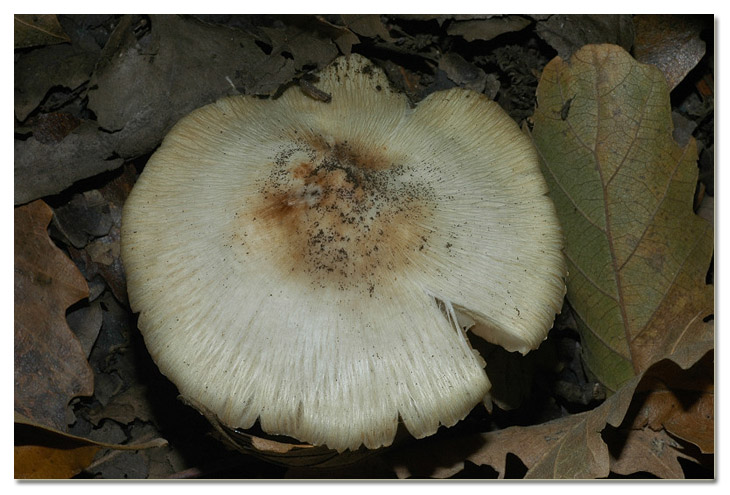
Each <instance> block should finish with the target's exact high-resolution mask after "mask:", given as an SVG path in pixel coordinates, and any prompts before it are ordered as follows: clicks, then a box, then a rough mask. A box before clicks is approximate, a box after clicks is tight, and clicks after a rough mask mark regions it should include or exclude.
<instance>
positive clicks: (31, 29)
mask: <svg viewBox="0 0 730 495" xmlns="http://www.w3.org/2000/svg"><path fill="white" fill-rule="evenodd" d="M13 17H14V18H15V48H28V47H31V46H41V45H53V44H56V43H65V42H67V41H71V39H70V38H69V37H68V35H67V34H66V33H65V32H64V31H63V28H62V27H61V24H59V22H58V18H57V17H56V16H55V15H53V14H15V15H14V16H13Z"/></svg>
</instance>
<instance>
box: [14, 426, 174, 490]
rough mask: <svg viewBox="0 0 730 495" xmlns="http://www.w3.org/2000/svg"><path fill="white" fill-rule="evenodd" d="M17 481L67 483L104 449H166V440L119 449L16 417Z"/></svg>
mask: <svg viewBox="0 0 730 495" xmlns="http://www.w3.org/2000/svg"><path fill="white" fill-rule="evenodd" d="M14 440H15V447H14V453H15V478H18V479H68V478H71V477H73V476H75V475H77V474H78V473H80V472H81V471H82V470H84V469H86V468H87V467H88V466H89V465H90V464H91V462H92V460H93V459H94V456H95V455H96V454H97V453H98V452H99V451H100V450H101V449H102V448H105V449H114V450H121V451H130V450H131V451H136V450H143V449H151V448H157V447H164V446H165V445H167V441H166V440H165V439H163V438H159V437H158V438H153V439H152V440H146V441H140V442H135V443H132V444H128V445H117V444H110V443H106V442H97V441H94V440H90V439H88V438H83V437H79V436H75V435H69V434H68V433H64V432H63V431H59V430H57V429H54V428H49V427H47V426H46V425H44V424H41V423H38V422H36V421H34V420H32V419H29V418H27V417H25V416H23V415H22V414H18V413H17V412H16V414H15V439H14Z"/></svg>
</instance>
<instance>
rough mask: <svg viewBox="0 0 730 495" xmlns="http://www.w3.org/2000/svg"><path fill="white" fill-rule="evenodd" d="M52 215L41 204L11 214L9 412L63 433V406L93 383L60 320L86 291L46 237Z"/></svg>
mask: <svg viewBox="0 0 730 495" xmlns="http://www.w3.org/2000/svg"><path fill="white" fill-rule="evenodd" d="M52 214H53V212H52V210H51V209H50V208H49V207H48V206H47V205H46V204H45V203H44V202H42V201H36V202H34V203H31V204H29V205H26V206H22V207H18V208H16V209H15V261H14V268H15V411H16V412H18V413H21V414H23V415H24V416H26V417H28V418H31V419H32V420H33V421H35V422H37V423H40V424H44V425H47V426H51V427H54V428H56V429H58V430H61V431H63V430H65V429H66V423H67V420H66V408H67V405H68V403H69V401H70V400H71V399H72V398H73V397H77V396H88V395H91V393H92V392H93V386H94V382H93V380H94V379H93V374H92V371H91V368H90V367H89V364H88V362H87V361H86V355H85V353H84V350H83V349H82V347H81V344H80V343H79V340H78V339H77V338H76V336H75V335H74V334H73V332H72V331H71V330H70V329H69V327H68V325H67V323H66V318H65V313H66V308H68V307H69V306H70V305H71V304H73V303H75V302H77V301H79V300H80V299H83V298H84V297H86V296H88V287H87V285H86V281H85V280H84V277H83V276H82V275H81V273H80V272H79V271H78V269H77V268H76V266H75V265H74V264H73V263H72V262H71V260H69V259H68V258H67V257H66V256H65V255H64V254H63V252H62V251H61V250H60V249H58V248H57V247H56V246H55V245H54V244H53V242H51V239H50V238H49V237H48V233H47V232H46V227H47V226H48V223H49V222H50V221H51V215H52Z"/></svg>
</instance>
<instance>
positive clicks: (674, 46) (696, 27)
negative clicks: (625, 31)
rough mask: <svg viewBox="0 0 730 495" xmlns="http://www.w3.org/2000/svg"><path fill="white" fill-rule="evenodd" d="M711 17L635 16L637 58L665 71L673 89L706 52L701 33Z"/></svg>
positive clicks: (635, 54)
mask: <svg viewBox="0 0 730 495" xmlns="http://www.w3.org/2000/svg"><path fill="white" fill-rule="evenodd" d="M708 17H709V18H710V19H711V16H697V15H685V14H682V15H657V14H645V15H636V16H634V30H635V31H636V39H635V41H634V57H635V58H636V60H638V61H639V62H642V63H645V64H652V65H655V66H657V67H658V68H659V70H661V71H662V72H663V73H664V76H665V77H666V78H667V82H668V83H669V90H670V91H671V90H672V89H674V88H675V87H677V85H678V84H679V83H680V82H682V80H683V79H684V78H685V76H686V75H687V74H689V71H691V70H692V69H694V68H695V66H696V65H697V64H698V63H699V61H700V60H701V59H702V57H703V56H704V55H705V42H704V41H702V39H700V32H701V31H702V29H703V27H705V25H706V23H707V18H708Z"/></svg>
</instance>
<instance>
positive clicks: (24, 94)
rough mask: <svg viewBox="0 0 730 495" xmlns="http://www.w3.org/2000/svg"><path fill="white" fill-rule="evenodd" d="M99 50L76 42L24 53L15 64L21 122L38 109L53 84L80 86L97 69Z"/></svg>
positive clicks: (16, 101)
mask: <svg viewBox="0 0 730 495" xmlns="http://www.w3.org/2000/svg"><path fill="white" fill-rule="evenodd" d="M96 58H97V54H96V53H94V52H92V51H89V50H84V49H81V48H80V47H78V46H76V45H68V44H63V45H52V46H44V47H41V48H35V49H33V50H31V51H29V52H27V53H25V52H24V53H21V54H19V55H18V58H17V60H16V62H15V65H14V74H13V75H14V99H13V103H14V108H15V118H17V119H18V121H19V122H23V121H25V119H26V118H28V116H29V115H30V114H31V112H33V110H35V109H36V108H37V107H38V105H40V104H41V102H42V101H43V100H44V99H45V98H46V97H47V95H48V94H49V93H50V92H51V90H52V88H56V89H59V88H65V89H66V90H67V91H73V90H77V89H79V88H80V87H81V86H82V85H83V84H84V83H85V82H86V81H88V79H89V74H91V72H92V71H93V70H94V64H95V63H96Z"/></svg>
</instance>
